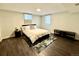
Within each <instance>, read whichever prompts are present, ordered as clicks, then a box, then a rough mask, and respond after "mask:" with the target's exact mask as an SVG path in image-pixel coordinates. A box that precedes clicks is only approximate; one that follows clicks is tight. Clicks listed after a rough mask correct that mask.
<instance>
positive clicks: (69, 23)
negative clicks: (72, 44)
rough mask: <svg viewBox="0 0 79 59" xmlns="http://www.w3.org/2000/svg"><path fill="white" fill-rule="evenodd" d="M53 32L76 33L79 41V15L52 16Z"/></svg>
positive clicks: (61, 14)
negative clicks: (55, 30)
mask: <svg viewBox="0 0 79 59" xmlns="http://www.w3.org/2000/svg"><path fill="white" fill-rule="evenodd" d="M52 20H53V23H52V29H51V30H52V31H53V30H54V29H60V30H66V31H72V32H76V33H77V35H76V39H79V13H59V14H54V15H52Z"/></svg>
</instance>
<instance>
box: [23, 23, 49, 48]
mask: <svg viewBox="0 0 79 59" xmlns="http://www.w3.org/2000/svg"><path fill="white" fill-rule="evenodd" d="M29 25H36V24H28V25H22V26H29ZM23 35H24V36H25V37H26V39H25V41H26V42H27V43H28V45H29V46H30V47H32V46H34V45H36V44H38V43H40V42H42V41H43V40H45V39H46V38H49V34H47V35H44V36H42V37H40V38H38V39H37V40H36V41H35V42H34V43H32V42H31V40H30V38H29V37H28V36H27V35H25V34H24V33H23Z"/></svg>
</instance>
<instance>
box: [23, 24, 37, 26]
mask: <svg viewBox="0 0 79 59" xmlns="http://www.w3.org/2000/svg"><path fill="white" fill-rule="evenodd" d="M22 26H36V24H27V25H22Z"/></svg>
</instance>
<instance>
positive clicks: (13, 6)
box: [0, 3, 79, 15]
mask: <svg viewBox="0 0 79 59" xmlns="http://www.w3.org/2000/svg"><path fill="white" fill-rule="evenodd" d="M37 8H40V9H41V11H40V12H38V11H36V9H37ZM0 10H5V11H15V12H21V13H30V14H35V15H45V14H53V13H60V12H79V5H75V3H0Z"/></svg>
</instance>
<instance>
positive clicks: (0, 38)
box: [0, 17, 2, 41]
mask: <svg viewBox="0 0 79 59" xmlns="http://www.w3.org/2000/svg"><path fill="white" fill-rule="evenodd" d="M1 40H2V37H1V17H0V41H1Z"/></svg>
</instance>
